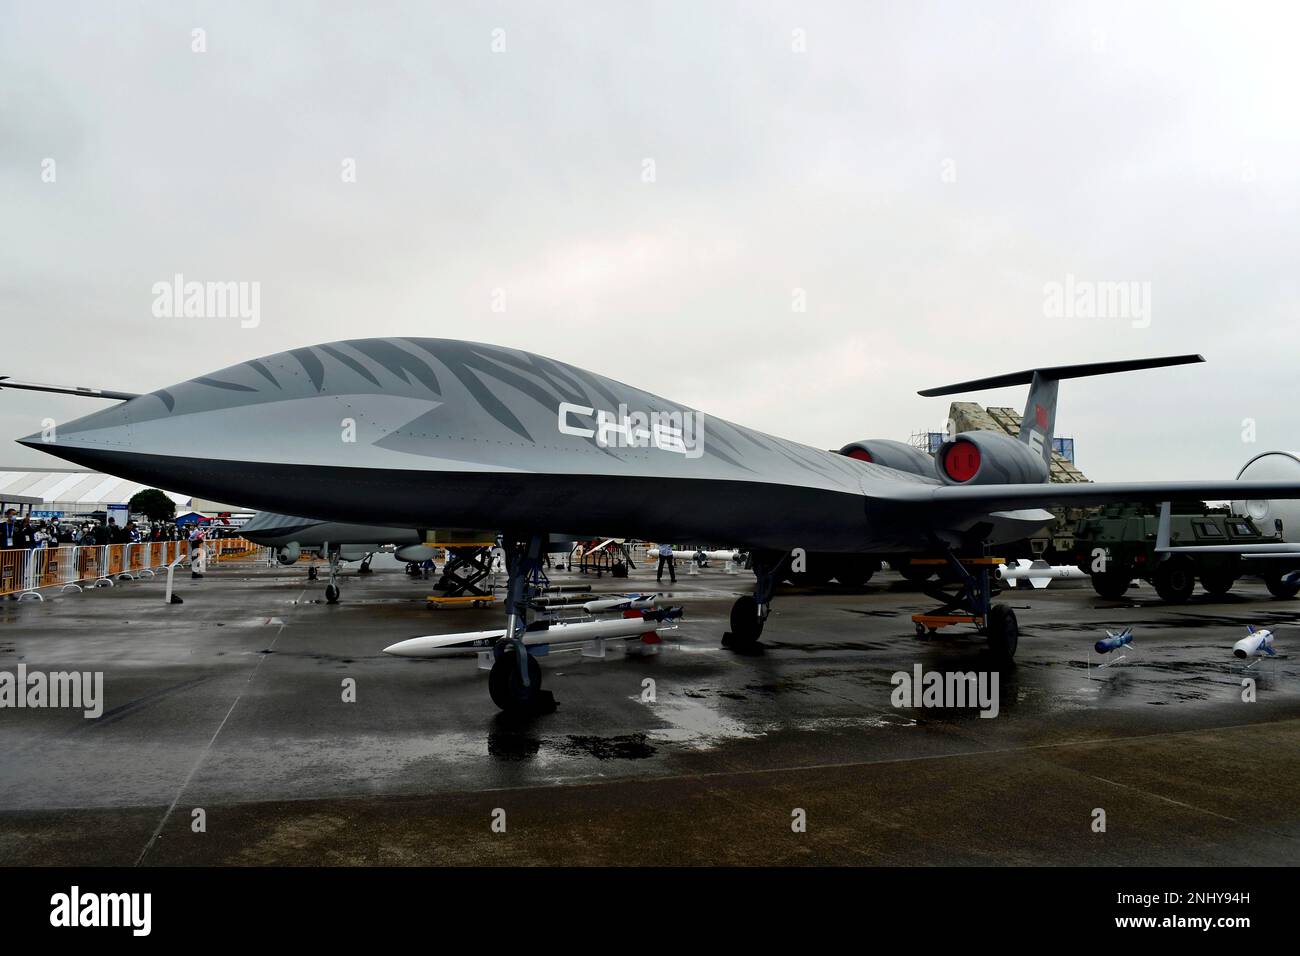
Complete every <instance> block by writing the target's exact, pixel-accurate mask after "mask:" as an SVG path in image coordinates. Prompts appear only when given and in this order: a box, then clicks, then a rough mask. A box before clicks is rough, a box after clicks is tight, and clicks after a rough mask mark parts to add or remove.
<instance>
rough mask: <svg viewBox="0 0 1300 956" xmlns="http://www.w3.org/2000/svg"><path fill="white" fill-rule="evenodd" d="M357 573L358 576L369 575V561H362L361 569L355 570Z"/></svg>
mask: <svg viewBox="0 0 1300 956" xmlns="http://www.w3.org/2000/svg"><path fill="white" fill-rule="evenodd" d="M357 573H358V574H369V573H370V562H369V561H362V562H361V567H359V568H357Z"/></svg>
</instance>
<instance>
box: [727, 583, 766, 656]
mask: <svg viewBox="0 0 1300 956" xmlns="http://www.w3.org/2000/svg"><path fill="white" fill-rule="evenodd" d="M762 634H763V622H762V621H761V620H760V619H759V617H758V602H757V601H755V600H754V598H753V596H752V595H749V594H742V595H741V596H740V597H738V598H736V603H735V604H733V605H731V637H732V639H733V640H734V641H736V643H737V644H739V645H741V646H742V647H748V646H751V645H753V644H756V643H757V642H758V639H759V637H761V636H762Z"/></svg>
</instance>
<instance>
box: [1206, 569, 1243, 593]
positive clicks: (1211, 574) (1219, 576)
mask: <svg viewBox="0 0 1300 956" xmlns="http://www.w3.org/2000/svg"><path fill="white" fill-rule="evenodd" d="M1236 583H1237V579H1236V577H1235V576H1234V575H1233V573H1232V572H1231V571H1202V572H1201V587H1203V588H1205V590H1206V591H1207V592H1208V593H1210V594H1213V595H1214V596H1215V597H1223V595H1225V594H1227V593H1228V592H1229V591H1231V590H1232V586H1233V585H1234V584H1236Z"/></svg>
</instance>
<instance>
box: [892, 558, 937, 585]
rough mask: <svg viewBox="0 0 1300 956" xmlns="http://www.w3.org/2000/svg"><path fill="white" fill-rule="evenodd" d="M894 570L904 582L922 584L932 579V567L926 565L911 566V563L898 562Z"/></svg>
mask: <svg viewBox="0 0 1300 956" xmlns="http://www.w3.org/2000/svg"><path fill="white" fill-rule="evenodd" d="M895 569H896V570H897V571H898V573H899V574H901V575H902V576H903V579H904V580H906V581H911V582H912V583H913V584H924V583H925V582H926V581H928V580H930V578H932V577H934V567H933V566H932V565H928V564H913V563H912V562H911V561H900V562H898V565H897V566H896V567H895Z"/></svg>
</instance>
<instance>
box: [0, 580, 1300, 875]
mask: <svg viewBox="0 0 1300 956" xmlns="http://www.w3.org/2000/svg"><path fill="white" fill-rule="evenodd" d="M376 568H377V571H376V573H374V574H372V575H369V576H365V577H362V576H358V575H356V574H355V573H354V572H349V573H348V574H347V576H346V578H345V580H344V592H343V597H344V600H343V603H341V604H339V605H335V606H331V605H327V604H325V603H324V601H323V594H322V591H323V584H317V583H313V584H309V583H308V582H307V581H306V580H305V574H304V569H303V568H301V567H292V568H264V567H257V566H253V565H243V566H231V565H227V566H222V567H220V568H215V569H213V570H212V571H211V573H210V574H209V575H208V577H207V578H205V579H204V580H202V581H199V582H191V581H190V580H189V579H188V578H186V579H184V580H183V581H182V582H181V585H180V591H179V593H180V594H181V595H182V596H183V597H184V600H185V603H184V604H183V605H176V606H167V605H164V604H163V603H162V600H161V595H162V582H161V579H158V580H155V581H139V582H134V583H129V584H125V585H123V586H120V587H115V588H111V589H102V590H97V591H92V592H88V593H85V594H81V595H72V596H68V597H60V598H57V599H53V600H49V601H47V602H45V603H43V604H38V603H35V602H21V603H20V602H14V601H3V602H0V670H5V671H10V672H15V671H16V669H17V665H18V664H20V663H22V664H25V665H26V666H27V668H28V670H29V671H36V670H43V671H66V670H89V671H102V672H103V673H104V694H105V698H106V700H105V707H104V713H103V715H102V716H101V717H100V718H98V719H85V718H84V717H83V716H82V715H81V713H80V711H71V710H67V709H58V710H56V709H21V710H18V709H0V861H3V862H6V863H17V864H127V865H131V864H135V863H143V864H144V865H158V864H304V865H307V864H496V863H512V864H584V863H611V864H634V865H638V864H668V865H672V864H701V863H722V864H751V863H766V864H803V863H854V864H944V863H951V864H979V863H986V864H1003V863H1007V864H1155V865H1161V864H1193V865H1195V864H1294V863H1296V862H1297V861H1300V787H1298V785H1300V657H1297V656H1295V655H1294V654H1292V656H1284V657H1282V658H1281V659H1278V660H1275V661H1264V662H1261V663H1259V664H1257V665H1256V666H1255V667H1253V668H1251V669H1249V670H1245V671H1244V670H1243V668H1242V666H1241V662H1238V661H1236V660H1234V659H1233V658H1232V656H1231V653H1230V652H1231V646H1232V644H1233V642H1235V641H1236V640H1237V639H1239V638H1240V637H1242V636H1244V634H1245V625H1246V624H1248V623H1251V624H1256V625H1260V626H1269V627H1274V628H1275V629H1276V633H1277V644H1278V647H1279V649H1280V650H1281V651H1282V652H1283V654H1286V653H1287V652H1288V651H1289V650H1292V649H1297V650H1300V628H1297V627H1295V621H1296V615H1297V613H1298V612H1300V601H1289V602H1288V601H1275V600H1272V599H1271V598H1269V596H1268V594H1267V592H1266V591H1265V590H1264V588H1263V587H1262V585H1260V584H1258V583H1256V582H1253V581H1251V580H1250V579H1246V580H1244V581H1243V582H1241V583H1240V584H1239V585H1238V588H1237V590H1236V591H1234V593H1233V594H1232V595H1230V596H1229V597H1228V598H1226V599H1221V600H1220V599H1211V598H1209V597H1208V596H1205V595H1198V597H1197V598H1196V599H1195V600H1194V601H1193V603H1192V604H1190V605H1186V606H1183V607H1177V608H1171V607H1166V606H1164V605H1161V604H1160V603H1159V602H1158V601H1157V600H1156V598H1155V596H1154V594H1153V592H1152V591H1151V590H1150V589H1149V588H1142V589H1139V590H1135V591H1133V592H1130V595H1129V598H1130V600H1126V601H1123V602H1111V601H1105V600H1103V599H1100V598H1098V597H1097V596H1096V595H1094V593H1093V592H1092V590H1091V588H1090V587H1088V585H1087V583H1086V582H1084V583H1082V585H1080V584H1077V583H1075V582H1057V583H1054V584H1053V585H1052V586H1051V587H1050V588H1048V589H1046V590H1041V591H1028V590H1025V589H1016V590H1008V591H1006V592H1005V593H1004V595H1003V598H1002V600H1004V601H1006V602H1007V603H1009V604H1011V605H1012V606H1013V607H1015V608H1016V611H1017V614H1018V616H1019V618H1020V623H1021V628H1022V631H1023V633H1022V636H1021V641H1020V649H1019V652H1018V655H1017V662H1018V665H1017V666H1016V667H1015V668H1014V669H1010V670H1007V671H1004V672H1002V673H1000V674H999V699H998V713H997V716H996V717H993V718H982V717H980V716H979V712H978V710H976V709H973V708H964V709H936V708H915V707H895V706H893V704H892V703H891V693H892V692H893V691H894V684H893V683H892V681H891V677H892V675H894V674H895V673H896V672H900V671H904V672H909V673H910V672H911V671H912V669H913V667H914V665H917V664H919V665H921V666H922V668H923V669H924V670H926V671H931V670H938V671H953V670H957V671H984V672H988V671H991V670H992V669H993V664H992V662H991V660H990V659H989V657H988V656H987V654H986V653H985V651H984V649H983V645H982V644H981V643H980V642H979V641H978V639H974V638H964V639H961V638H959V639H954V640H944V641H927V642H922V641H918V640H917V639H916V637H915V636H914V633H913V627H912V624H911V622H910V620H909V616H910V615H911V614H912V613H914V612H916V611H920V610H925V609H929V608H930V607H931V606H932V604H933V602H932V601H931V600H930V599H929V598H927V597H926V596H924V595H923V594H921V593H919V592H918V591H916V590H915V589H914V588H912V587H910V586H908V585H905V584H904V583H903V582H902V581H900V580H899V579H898V578H897V576H896V575H893V574H890V573H882V574H879V575H877V576H876V577H875V578H874V579H873V580H872V582H871V583H870V584H869V585H868V586H867V587H866V588H865V589H864V590H862V591H859V592H854V593H814V592H786V593H783V594H781V595H780V596H779V597H778V599H777V602H776V604H775V611H774V614H773V617H772V618H771V620H770V621H769V623H768V627H767V632H766V634H765V642H764V643H765V651H764V652H763V653H761V654H758V655H752V656H750V655H743V656H742V655H737V654H735V653H733V652H731V651H729V650H726V649H724V648H723V647H721V646H720V642H719V638H720V637H721V634H722V632H723V631H724V630H725V628H726V626H727V624H726V620H727V614H728V611H729V609H730V605H731V602H732V600H733V599H734V596H735V594H736V593H737V592H738V591H739V590H740V589H742V588H745V587H747V586H748V585H749V584H750V583H752V577H748V578H747V577H745V576H730V575H727V574H724V573H722V572H721V571H720V570H710V571H706V572H704V573H703V574H701V575H699V576H698V577H688V576H685V575H683V576H682V577H681V578H680V579H679V583H678V585H677V586H676V587H674V588H673V589H672V594H673V598H674V600H680V602H681V603H683V604H684V605H685V606H686V608H687V616H686V619H685V620H684V621H683V622H682V625H681V627H680V628H678V629H677V630H675V631H671V632H665V634H664V637H665V643H664V644H663V646H662V648H661V651H660V653H658V654H657V655H654V656H633V655H625V654H624V652H623V650H622V649H621V648H620V649H612V650H610V651H609V653H608V656H607V658H606V659H605V660H604V661H597V660H589V659H584V658H583V657H581V656H580V655H579V654H577V653H574V652H568V653H557V654H553V655H551V656H549V657H547V658H545V659H543V661H542V670H543V674H544V680H545V686H546V688H547V689H548V690H551V691H553V692H554V694H555V696H556V698H557V700H558V701H559V709H558V710H557V711H556V712H555V713H553V714H548V715H545V716H539V717H535V718H532V719H529V720H524V721H511V720H508V719H506V718H504V717H502V716H500V715H499V714H498V713H497V711H496V709H495V707H493V706H492V704H491V702H490V701H489V700H488V696H487V686H486V683H487V682H486V674H485V673H484V672H482V671H479V670H478V669H477V668H476V667H475V662H474V661H473V660H450V661H413V660H399V659H395V658H390V657H386V656H385V655H383V654H382V653H381V649H382V648H383V647H384V646H386V645H387V644H389V643H392V642H393V641H395V640H398V639H401V638H405V637H413V636H418V635H420V634H432V633H450V632H454V631H463V630H478V629H482V628H487V627H494V626H498V625H499V621H500V618H501V612H500V611H499V610H470V609H464V610H440V611H431V610H429V609H427V608H426V607H425V605H424V601H423V598H424V596H425V594H426V593H427V585H425V584H423V583H421V582H418V581H412V580H409V579H408V578H407V577H406V576H405V575H403V574H402V573H400V570H398V569H397V568H396V567H394V566H383V567H381V565H380V563H379V562H377V563H376ZM553 580H554V581H555V582H556V583H572V582H575V581H577V582H579V583H581V582H582V581H588V580H589V581H590V583H591V584H592V585H593V588H594V589H595V590H596V591H605V592H615V591H618V590H623V589H635V588H648V589H653V588H654V579H653V575H652V574H649V573H647V572H645V571H640V572H634V574H633V577H632V579H631V580H630V582H615V581H612V580H610V579H609V578H608V577H606V578H604V579H602V580H599V581H597V580H594V579H586V578H581V577H580V576H578V575H567V574H560V575H555V576H554V577H553ZM1122 625H1132V626H1133V627H1134V630H1135V633H1136V646H1135V647H1134V648H1133V649H1132V650H1131V651H1129V653H1128V660H1127V661H1125V662H1124V663H1121V664H1118V665H1115V666H1112V667H1108V668H1105V669H1102V670H1100V671H1099V670H1097V669H1095V665H1096V664H1097V663H1098V662H1100V661H1104V660H1105V658H1101V657H1099V656H1098V655H1096V654H1095V653H1094V652H1093V651H1092V644H1093V642H1094V641H1096V640H1097V638H1098V637H1099V636H1102V635H1101V632H1102V629H1103V628H1105V627H1110V628H1112V629H1113V628H1116V627H1118V626H1122ZM961 630H963V629H954V633H959V632H960V631H961ZM1089 661H1090V662H1091V665H1092V666H1091V667H1090V666H1089V665H1088V662H1089ZM1245 677H1249V678H1252V679H1254V681H1255V682H1256V687H1257V700H1255V701H1253V702H1245V701H1243V700H1242V696H1243V678H1245ZM347 678H350V679H352V680H353V681H355V688H356V700H355V702H352V703H349V702H345V701H344V700H343V697H344V686H343V685H344V680H345V679H347ZM647 681H652V682H653V684H652V685H648V684H647V683H646V682H647ZM650 686H652V687H653V692H654V693H653V699H649V695H648V694H647V693H646V690H647V688H648V687H650ZM1098 809H1100V810H1104V811H1105V831H1104V832H1096V830H1095V826H1096V824H1095V820H1096V819H1097V814H1096V811H1097V810H1098ZM196 810H201V811H202V816H203V817H204V820H205V823H206V831H205V832H195V829H196V823H195V817H196ZM800 810H801V811H803V817H804V818H805V819H806V829H805V830H804V832H795V831H794V829H793V828H792V820H794V819H795V815H796V812H797V811H800ZM498 811H503V815H504V823H505V832H504V833H500V832H495V831H494V829H493V822H494V819H495V820H497V821H500V820H501V819H502V813H500V812H498Z"/></svg>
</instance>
